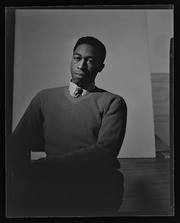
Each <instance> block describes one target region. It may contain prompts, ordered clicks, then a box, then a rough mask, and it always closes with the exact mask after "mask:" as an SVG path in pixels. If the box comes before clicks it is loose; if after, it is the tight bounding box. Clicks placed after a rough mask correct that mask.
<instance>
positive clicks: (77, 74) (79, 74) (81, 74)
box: [75, 73, 86, 77]
mask: <svg viewBox="0 0 180 223" xmlns="http://www.w3.org/2000/svg"><path fill="white" fill-rule="evenodd" d="M75 75H76V76H80V77H84V76H85V75H86V74H85V73H75Z"/></svg>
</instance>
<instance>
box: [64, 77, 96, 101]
mask: <svg viewBox="0 0 180 223" xmlns="http://www.w3.org/2000/svg"><path fill="white" fill-rule="evenodd" d="M94 88H95V83H94V82H92V83H90V84H89V85H88V87H87V88H86V89H83V88H80V87H78V86H77V85H76V84H74V83H73V82H72V81H71V80H70V82H69V89H68V91H69V93H70V95H71V96H72V97H75V98H77V97H79V96H80V95H78V93H77V92H78V89H82V93H81V96H83V95H85V94H87V93H88V92H91V91H92V90H94Z"/></svg>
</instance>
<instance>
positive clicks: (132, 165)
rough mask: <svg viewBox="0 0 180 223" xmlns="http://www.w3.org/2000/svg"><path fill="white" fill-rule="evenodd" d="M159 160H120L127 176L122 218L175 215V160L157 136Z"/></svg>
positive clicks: (121, 211)
mask: <svg viewBox="0 0 180 223" xmlns="http://www.w3.org/2000/svg"><path fill="white" fill-rule="evenodd" d="M155 143H156V158H139V159H137V158H136V159H124V158H123V159H119V162H120V164H121V168H120V171H121V173H122V174H123V175H124V195H123V203H122V205H121V207H120V209H119V212H118V214H119V215H123V216H142V215H143V216H144V215H145V216H162V215H163V216H164V215H165V216H167V215H168V216H169V215H170V216H171V215H173V211H174V210H173V199H174V197H173V187H174V184H173V182H174V179H173V158H172V157H170V150H169V147H168V146H167V145H166V144H165V143H164V142H163V141H162V140H161V139H160V138H159V137H158V136H155Z"/></svg>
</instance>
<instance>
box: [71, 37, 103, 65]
mask: <svg viewBox="0 0 180 223" xmlns="http://www.w3.org/2000/svg"><path fill="white" fill-rule="evenodd" d="M84 43H85V44H88V45H91V46H93V47H94V48H95V49H97V50H98V51H99V55H100V58H101V61H102V63H103V62H104V60H105V57H106V48H105V46H104V44H103V43H102V42H101V41H100V40H98V39H96V38H94V37H92V36H85V37H81V38H80V39H78V41H77V42H76V44H75V46H74V48H73V52H74V51H75V50H76V48H77V47H78V46H79V45H81V44H84Z"/></svg>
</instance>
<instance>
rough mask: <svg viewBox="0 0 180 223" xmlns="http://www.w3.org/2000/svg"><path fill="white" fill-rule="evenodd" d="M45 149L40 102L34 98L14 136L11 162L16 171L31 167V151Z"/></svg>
mask: <svg viewBox="0 0 180 223" xmlns="http://www.w3.org/2000/svg"><path fill="white" fill-rule="evenodd" d="M43 147H44V140H43V116H42V114H41V106H40V100H38V97H34V98H33V99H32V101H31V103H30V104H29V106H28V108H27V109H26V111H25V113H24V115H23V117H22V118H21V120H20V122H19V123H18V125H17V127H16V129H15V130H14V132H13V134H12V153H11V161H12V168H13V169H14V171H19V170H22V169H23V168H26V167H28V166H29V163H30V149H32V148H38V149H39V148H43Z"/></svg>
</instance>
